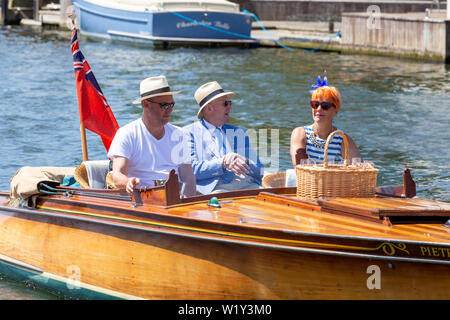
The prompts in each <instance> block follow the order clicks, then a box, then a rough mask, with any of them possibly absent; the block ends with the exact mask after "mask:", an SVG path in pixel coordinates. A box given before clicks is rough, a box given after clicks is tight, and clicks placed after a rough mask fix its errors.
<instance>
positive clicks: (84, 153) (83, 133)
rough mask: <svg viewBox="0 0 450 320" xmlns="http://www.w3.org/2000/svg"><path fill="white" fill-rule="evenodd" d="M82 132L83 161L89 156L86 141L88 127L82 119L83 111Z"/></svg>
mask: <svg viewBox="0 0 450 320" xmlns="http://www.w3.org/2000/svg"><path fill="white" fill-rule="evenodd" d="M80 132H81V148H82V150H83V161H88V160H89V158H88V151H87V143H86V129H85V128H84V122H83V120H81V113H80Z"/></svg>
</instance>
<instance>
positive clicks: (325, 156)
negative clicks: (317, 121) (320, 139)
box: [323, 130, 349, 168]
mask: <svg viewBox="0 0 450 320" xmlns="http://www.w3.org/2000/svg"><path fill="white" fill-rule="evenodd" d="M338 133H339V134H341V136H342V139H343V140H344V146H345V153H344V165H345V166H348V160H349V159H348V140H347V137H346V136H345V134H344V133H343V132H342V131H341V130H335V131H333V132H332V133H330V135H329V136H328V138H327V142H326V143H325V149H324V151H323V166H324V168H326V167H327V166H328V161H327V157H328V145H329V144H330V142H331V139H333V136H334V135H335V134H338Z"/></svg>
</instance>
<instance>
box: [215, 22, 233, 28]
mask: <svg viewBox="0 0 450 320" xmlns="http://www.w3.org/2000/svg"><path fill="white" fill-rule="evenodd" d="M214 26H215V27H217V28H222V29H225V30H230V25H229V24H228V23H226V22H225V23H222V21H216V22H215V23H214Z"/></svg>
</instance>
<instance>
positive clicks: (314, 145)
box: [290, 85, 361, 166]
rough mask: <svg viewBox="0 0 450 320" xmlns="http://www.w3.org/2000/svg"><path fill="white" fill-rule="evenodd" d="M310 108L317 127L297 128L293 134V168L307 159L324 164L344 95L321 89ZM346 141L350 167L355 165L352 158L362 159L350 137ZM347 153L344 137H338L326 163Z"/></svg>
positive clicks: (329, 89) (328, 89)
mask: <svg viewBox="0 0 450 320" xmlns="http://www.w3.org/2000/svg"><path fill="white" fill-rule="evenodd" d="M310 106H311V109H312V116H313V120H314V123H313V124H312V125H309V126H304V127H297V128H295V129H294V130H293V131H292V135H291V148H290V151H291V157H292V163H293V165H294V166H295V165H297V164H299V163H300V159H302V158H306V155H307V156H308V158H310V159H312V160H315V161H316V163H321V162H323V153H324V148H325V142H326V140H327V138H328V136H329V135H330V133H331V132H333V131H335V130H337V129H336V127H334V126H333V119H334V117H336V115H337V114H338V112H339V109H340V108H341V95H340V94H339V91H338V90H337V89H336V88H335V87H331V86H330V87H329V86H327V85H323V86H319V87H318V88H317V89H316V90H314V91H313V93H312V97H311V101H310ZM346 137H347V140H348V148H349V158H350V163H352V158H359V157H361V156H360V154H359V150H358V147H357V146H356V144H355V142H354V141H353V139H352V138H350V137H349V136H348V135H347V134H346ZM305 151H306V155H305ZM344 151H345V149H344V143H343V139H342V137H341V136H340V135H339V134H336V135H334V137H333V139H332V140H331V142H330V145H329V146H328V156H327V160H328V161H330V162H331V161H333V160H335V161H340V160H342V159H343V155H344ZM302 153H303V154H302Z"/></svg>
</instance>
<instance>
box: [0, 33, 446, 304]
mask: <svg viewBox="0 0 450 320" xmlns="http://www.w3.org/2000/svg"><path fill="white" fill-rule="evenodd" d="M70 37H71V34H70V32H68V31H55V30H42V29H33V28H31V27H3V26H0V72H1V76H0V111H1V114H2V117H1V118H0V123H1V125H0V136H1V138H2V140H1V142H2V143H1V144H0V153H1V160H0V164H1V165H0V190H8V188H9V179H10V178H11V177H12V175H13V174H14V173H15V172H16V171H17V170H18V169H19V168H20V167H22V166H77V165H79V164H80V163H81V162H82V151H81V142H80V131H79V120H78V106H77V97H76V89H75V80H74V72H73V65H72V55H71V51H70ZM80 46H81V49H82V51H83V53H84V55H85V57H86V59H87V61H88V62H89V64H90V65H91V68H92V70H93V72H94V74H95V76H96V78H97V80H98V82H99V84H100V86H101V88H102V91H103V93H104V95H105V96H106V98H107V100H108V102H109V104H110V106H111V108H112V110H113V112H114V114H115V117H116V119H117V121H118V123H119V125H120V126H122V125H124V124H126V123H128V122H130V121H132V120H134V119H136V118H138V117H139V116H140V113H141V109H140V107H138V106H136V105H133V104H132V101H133V100H134V99H136V98H137V97H138V95H139V82H140V81H141V80H142V79H144V78H145V77H148V76H152V75H158V74H164V75H166V77H167V78H168V81H169V84H170V85H171V87H172V88H173V89H176V90H183V92H182V93H180V94H178V95H176V96H175V101H176V106H175V109H174V111H173V114H172V118H171V122H172V123H173V124H176V125H179V126H183V125H186V124H189V123H191V122H192V121H194V120H195V119H196V113H197V109H198V107H197V105H196V103H195V100H194V98H193V94H194V92H195V90H196V89H197V87H198V86H200V85H201V84H203V83H205V82H208V81H212V80H217V81H218V82H219V83H220V84H221V85H222V87H223V88H224V89H225V90H231V91H234V92H236V93H237V94H236V96H235V97H234V98H233V110H232V116H231V123H233V124H236V125H240V126H244V127H247V128H252V129H255V130H256V132H257V133H258V134H259V135H260V136H261V135H263V133H264V132H267V136H268V139H267V146H266V144H265V143H266V140H263V141H261V142H262V143H261V144H260V149H266V150H267V157H263V160H264V162H266V166H267V167H268V170H269V171H275V170H285V169H287V168H290V166H291V164H290V161H291V160H290V156H289V139H290V134H291V131H292V129H293V128H295V127H297V126H300V125H307V124H310V123H312V117H311V111H310V110H311V109H310V107H309V104H308V103H309V100H310V94H309V89H310V87H311V83H312V82H313V81H314V80H315V78H316V76H317V75H319V74H321V73H323V71H324V70H326V71H327V75H328V82H329V83H330V84H332V85H335V86H336V87H338V88H339V90H340V92H341V95H342V101H343V103H342V108H341V111H340V114H339V115H338V117H337V118H336V123H335V125H336V126H337V127H338V128H339V129H342V130H343V131H344V132H346V133H348V134H350V136H351V137H352V138H353V140H354V141H355V142H356V143H357V145H358V146H359V148H360V151H361V155H362V157H363V158H364V159H366V160H370V161H373V162H374V163H375V165H376V167H377V168H379V169H380V171H379V177H378V181H377V184H378V185H399V184H401V183H402V170H403V168H405V167H408V168H410V169H411V171H412V175H413V178H414V180H415V181H416V183H417V191H418V195H419V197H423V198H430V199H435V200H440V201H446V202H450V162H449V161H450V160H449V159H450V148H449V141H450V130H449V127H450V96H449V93H450V70H449V69H450V66H448V65H447V66H446V65H444V64H439V63H429V62H418V61H410V60H400V59H396V58H387V57H373V56H358V55H339V54H330V53H320V52H305V51H303V50H300V49H296V50H291V51H290V50H286V49H283V48H258V49H250V50H246V49H238V48H176V49H170V50H153V49H149V48H142V47H135V46H127V45H122V44H114V43H107V42H95V41H89V40H87V39H85V38H83V37H81V38H80ZM271 134H274V135H275V136H274V137H278V141H279V157H275V156H274V155H275V154H276V153H273V154H272V153H271V149H270V146H272V145H275V142H276V139H275V138H274V139H273V140H269V138H270V137H271ZM87 140H88V149H89V158H90V159H91V160H94V159H105V157H106V154H105V149H104V147H103V145H102V144H101V141H100V139H99V138H98V137H97V136H96V135H94V134H91V133H90V132H88V133H87ZM266 147H267V148H266ZM0 299H13V300H14V299H16V300H17V299H54V297H53V296H51V295H47V294H45V293H42V292H38V291H35V290H33V289H31V288H28V287H26V286H23V285H20V284H16V283H13V282H10V281H9V280H5V279H2V278H1V277H0Z"/></svg>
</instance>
